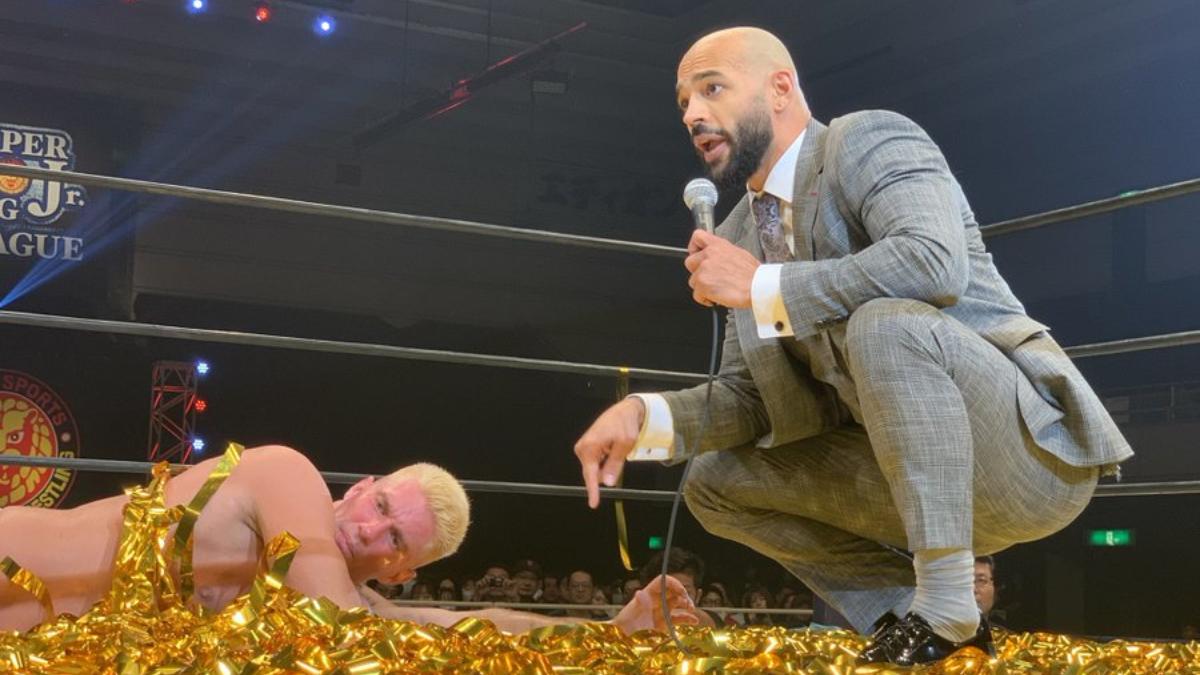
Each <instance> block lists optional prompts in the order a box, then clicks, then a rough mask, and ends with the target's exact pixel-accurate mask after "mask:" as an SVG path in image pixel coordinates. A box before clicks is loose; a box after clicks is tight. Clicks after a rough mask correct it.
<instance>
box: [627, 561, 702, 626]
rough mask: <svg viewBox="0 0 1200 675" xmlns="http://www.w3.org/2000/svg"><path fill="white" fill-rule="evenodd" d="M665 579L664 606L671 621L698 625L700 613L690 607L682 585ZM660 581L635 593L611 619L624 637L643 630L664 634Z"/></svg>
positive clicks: (692, 605) (657, 580)
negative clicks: (665, 604) (668, 612)
mask: <svg viewBox="0 0 1200 675" xmlns="http://www.w3.org/2000/svg"><path fill="white" fill-rule="evenodd" d="M666 579H667V606H668V608H669V609H670V611H671V621H672V622H674V623H675V624H682V625H688V626H695V625H697V624H699V623H700V622H701V619H700V615H701V614H703V612H701V611H700V610H698V609H696V606H695V605H694V604H692V599H691V598H689V597H688V594H687V590H686V589H684V587H683V584H681V583H679V582H678V581H676V580H675V579H674V578H672V577H666ZM662 580H663V577H661V576H659V577H655V578H654V579H653V580H652V581H651V582H650V583H649V584H647V585H646V587H645V588H643V589H642V590H640V591H638V592H637V593H635V594H634V595H633V599H632V600H630V601H629V603H628V604H626V605H625V606H624V607H622V608H621V611H620V612H619V613H618V614H617V616H616V617H615V618H614V619H613V620H612V624H613V625H614V626H616V627H617V628H620V629H621V631H622V632H623V633H625V634H626V635H632V634H634V633H636V632H637V631H639V630H646V629H654V630H657V631H666V630H667V623H666V621H665V620H664V619H663V613H662V593H663V588H662ZM710 623H711V622H710Z"/></svg>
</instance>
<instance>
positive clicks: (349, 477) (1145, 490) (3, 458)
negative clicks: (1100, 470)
mask: <svg viewBox="0 0 1200 675" xmlns="http://www.w3.org/2000/svg"><path fill="white" fill-rule="evenodd" d="M4 464H9V465H13V466H34V467H45V468H63V469H74V470H77V471H96V472H100V473H127V474H138V473H147V472H149V471H150V470H151V469H152V468H154V466H155V463H154V462H140V461H135V460H127V459H97V458H89V457H74V458H73V457H27V456H24V455H0V465H4ZM190 467H191V465H189V464H172V465H171V470H172V471H182V470H184V469H188V468H190ZM372 475H373V474H365V473H346V472H339V471H322V472H321V477H322V478H324V479H325V482H327V483H330V484H333V485H352V484H354V483H357V482H358V481H360V480H362V479H363V478H368V477H370V476H372ZM459 482H460V483H462V486H463V488H465V489H466V490H468V491H471V492H490V493H500V494H523V495H535V496H542V497H572V498H582V497H586V496H587V488H585V487H583V486H582V485H552V484H548V483H513V482H506V481H489V480H460V481H459ZM1191 494H1200V480H1192V481H1150V482H1145V483H1104V484H1101V485H1097V486H1096V492H1095V496H1096V497H1151V496H1156V497H1161V496H1168V495H1191ZM600 496H601V497H608V498H610V499H629V500H631V501H644V502H671V501H673V499H674V497H675V493H674V492H673V491H667V490H639V489H632V488H605V487H602V488H600Z"/></svg>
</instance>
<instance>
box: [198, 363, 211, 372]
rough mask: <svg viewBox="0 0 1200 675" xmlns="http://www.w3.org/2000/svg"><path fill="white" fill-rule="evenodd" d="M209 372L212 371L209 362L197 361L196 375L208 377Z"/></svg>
mask: <svg viewBox="0 0 1200 675" xmlns="http://www.w3.org/2000/svg"><path fill="white" fill-rule="evenodd" d="M209 370H210V368H209V365H208V361H197V362H196V374H197V375H207V374H208V371H209Z"/></svg>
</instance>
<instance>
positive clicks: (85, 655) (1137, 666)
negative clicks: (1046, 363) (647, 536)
mask: <svg viewBox="0 0 1200 675" xmlns="http://www.w3.org/2000/svg"><path fill="white" fill-rule="evenodd" d="M234 463H236V460H235V462H234ZM214 473H216V472H214ZM226 473H227V472H226ZM165 482H166V471H165V468H164V469H160V470H158V471H156V474H155V478H154V480H153V481H151V483H150V484H149V485H148V486H146V487H145V488H141V489H135V490H131V491H130V504H129V506H128V508H127V511H126V517H125V530H124V533H123V535H122V540H121V542H120V547H119V551H120V553H119V556H118V559H117V561H116V577H115V581H114V583H113V586H112V590H111V591H110V592H109V594H108V595H107V597H105V598H104V600H102V601H101V602H99V603H98V604H97V605H96V606H95V607H94V608H93V609H92V610H91V611H89V612H88V613H86V614H84V615H83V616H81V617H73V616H69V615H61V616H59V617H57V618H55V619H52V620H50V621H47V622H46V623H44V624H42V625H41V626H38V627H37V628H34V629H33V630H31V631H29V632H27V633H23V634H20V633H15V632H9V633H0V673H22V674H25V673H47V674H49V673H53V674H55V675H59V674H61V675H77V674H78V675H82V674H90V673H100V674H110V673H111V674H114V675H169V674H171V675H173V674H175V673H179V674H181V675H182V674H186V675H192V674H195V675H209V674H212V675H239V674H240V675H270V674H275V673H303V674H309V675H315V674H318V673H326V674H329V675H373V674H376V673H484V674H500V673H505V674H507V673H620V674H630V675H632V674H635V673H651V674H653V673H662V674H667V673H717V672H724V673H821V674H823V675H849V674H852V673H859V674H867V673H871V674H876V675H883V674H885V673H906V672H912V673H930V674H934V673H938V674H941V673H945V674H964V675H965V674H975V673H997V674H1004V673H1054V674H1060V675H1076V674H1078V675H1082V674H1085V673H1197V674H1200V643H1196V642H1192V643H1178V644H1154V643H1145V642H1120V641H1117V642H1109V643H1105V644H1100V643H1095V642H1089V641H1086V640H1078V639H1071V638H1068V637H1064V636H1059V635H1051V634H1045V633H1025V634H1016V633H998V635H997V637H998V642H997V647H998V651H999V658H996V659H988V658H987V657H986V656H984V654H983V653H982V652H979V651H975V650H963V651H960V652H959V653H957V654H954V655H953V656H951V657H950V658H948V659H945V660H943V661H942V662H940V663H938V664H936V665H933V666H927V667H917V668H912V669H906V668H897V667H895V666H855V664H854V660H855V656H856V655H857V654H858V651H859V650H860V649H861V648H862V647H863V645H864V638H862V637H859V636H858V635H855V634H852V633H849V632H846V631H813V632H810V631H806V630H801V631H797V630H787V629H784V628H745V629H732V630H710V629H697V628H691V627H683V628H681V629H680V637H681V641H682V643H683V649H682V650H681V649H680V648H678V647H677V646H676V645H675V644H674V643H673V642H672V641H671V640H670V639H669V638H667V637H666V636H665V635H662V634H658V633H653V632H650V631H643V632H640V633H637V634H635V635H632V636H625V635H623V634H622V633H621V632H620V631H619V630H617V629H616V628H615V627H613V626H611V625H607V624H584V625H577V626H555V627H550V628H539V629H535V630H532V631H530V632H528V633H524V634H522V635H509V634H506V633H503V632H501V631H499V630H497V629H496V627H495V626H493V625H492V624H491V623H490V622H488V621H484V620H480V619H463V620H462V621H460V622H458V623H457V624H455V625H454V626H453V627H451V628H442V627H438V626H432V625H430V626H419V625H416V624H413V623H408V622H402V621H388V620H384V619H379V618H377V617H374V616H371V615H370V614H368V613H367V612H366V610H363V609H351V610H342V609H339V608H338V607H336V606H335V605H333V604H332V603H331V602H329V601H328V600H326V599H323V598H321V599H313V598H309V597H305V596H302V595H300V594H299V593H297V592H295V591H293V590H292V589H290V588H288V587H286V586H284V585H283V583H282V582H283V579H284V577H285V575H286V574H287V569H288V566H289V565H290V564H291V560H292V557H293V556H294V555H295V552H296V549H297V548H298V542H297V541H296V540H295V539H294V538H292V537H290V536H288V535H282V536H280V537H276V538H275V539H274V540H272V541H271V542H270V543H269V545H268V547H267V550H266V551H265V552H264V565H263V572H262V573H261V574H260V575H259V577H258V579H257V580H256V581H255V583H254V585H253V587H252V588H251V590H250V592H249V593H247V594H245V595H243V596H242V597H240V598H238V599H237V600H235V601H234V602H233V604H231V605H230V606H228V607H227V608H225V609H224V610H223V611H221V612H220V613H216V614H213V613H207V612H204V611H203V610H200V609H196V608H194V607H193V606H192V605H190V604H189V603H187V602H186V600H185V598H184V597H182V595H181V593H180V591H179V589H176V588H175V585H174V583H173V582H172V578H171V575H170V574H169V573H168V570H169V569H170V568H169V567H168V563H169V559H170V557H171V555H170V554H171V552H170V551H169V550H168V548H169V543H170V538H169V529H170V527H171V526H172V525H173V524H174V523H175V522H177V521H178V520H179V519H180V518H181V516H183V515H184V513H183V512H184V511H185V509H181V508H177V509H168V508H166V507H165V506H164V502H163V488H164V484H165ZM209 496H211V492H210V493H209ZM195 503H196V502H193V505H194V504H195ZM188 553H190V552H188ZM185 555H186V553H185ZM21 571H22V570H20V569H19V568H17V569H14V568H13V567H12V566H11V565H10V566H9V567H8V569H6V570H5V572H6V574H8V576H10V577H12V576H13V575H14V574H17V573H19V572H21ZM34 588H35V589H36V586H34Z"/></svg>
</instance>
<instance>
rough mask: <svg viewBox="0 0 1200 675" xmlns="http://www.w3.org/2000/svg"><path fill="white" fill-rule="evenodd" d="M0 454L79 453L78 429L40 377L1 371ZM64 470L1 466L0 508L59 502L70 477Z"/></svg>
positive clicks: (56, 455) (69, 472) (72, 455)
mask: <svg viewBox="0 0 1200 675" xmlns="http://www.w3.org/2000/svg"><path fill="white" fill-rule="evenodd" d="M0 434H2V436H0V441H2V442H3V449H2V450H0V454H3V455H23V456H25V457H78V456H79V432H78V429H77V428H76V426H75V419H74V417H72V415H71V411H70V410H69V409H68V408H67V405H66V403H64V402H63V400H62V399H61V398H60V397H59V396H58V394H57V393H55V392H54V390H53V389H51V388H50V387H48V386H46V385H45V384H43V383H42V382H40V381H39V380H37V379H35V378H33V377H30V376H29V375H26V374H24V373H19V372H16V371H12V370H0ZM74 477H75V474H74V472H73V471H69V470H67V469H55V468H49V467H46V468H43V467H34V466H16V465H11V464H0V508H2V507H5V506H42V507H46V508H51V507H54V506H57V505H58V504H59V503H60V502H61V501H62V500H63V497H65V496H66V494H67V490H68V489H69V488H70V487H71V481H72V480H73V479H74Z"/></svg>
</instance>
